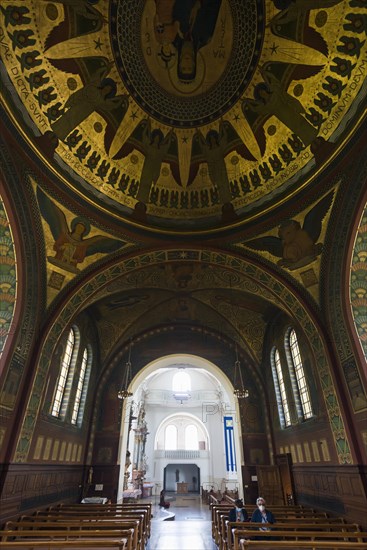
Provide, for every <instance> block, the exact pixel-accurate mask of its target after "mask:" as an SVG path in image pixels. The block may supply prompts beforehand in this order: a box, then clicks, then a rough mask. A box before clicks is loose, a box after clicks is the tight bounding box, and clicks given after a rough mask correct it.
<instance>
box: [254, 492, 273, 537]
mask: <svg viewBox="0 0 367 550" xmlns="http://www.w3.org/2000/svg"><path fill="white" fill-rule="evenodd" d="M256 504H257V508H256V509H255V510H254V511H253V513H252V516H251V521H252V522H255V523H275V517H274V514H273V513H272V512H270V510H267V509H266V502H265V499H264V498H263V497H259V498H258V499H257V500H256ZM259 530H260V531H270V527H268V526H264V527H259ZM264 538H265V537H263V538H261V537H256V540H263V539H264ZM266 540H270V538H266ZM274 540H275V538H274Z"/></svg>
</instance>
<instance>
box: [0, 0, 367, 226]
mask: <svg viewBox="0 0 367 550" xmlns="http://www.w3.org/2000/svg"><path fill="white" fill-rule="evenodd" d="M0 15H1V30H0V32H1V36H0V44H1V48H2V54H3V55H2V59H3V61H2V64H3V65H2V66H3V72H4V74H6V79H5V80H6V86H5V87H4V92H3V96H4V98H5V104H6V106H7V108H8V109H9V110H11V111H12V112H13V113H15V114H16V115H17V116H18V115H19V120H21V121H22V122H21V123H22V124H23V125H24V124H25V125H28V128H27V130H26V132H27V134H28V135H30V136H32V135H33V139H34V140H35V141H38V145H39V147H40V148H43V151H44V154H45V155H47V156H48V157H49V158H51V159H53V161H54V163H55V165H56V166H57V168H58V170H59V171H60V172H61V173H67V174H68V177H69V178H70V176H71V178H73V176H75V181H76V180H77V179H78V178H80V177H81V178H83V179H84V180H85V181H86V182H87V183H88V184H89V185H90V186H91V188H92V189H94V190H95V193H96V194H97V193H98V196H99V197H101V196H105V197H106V199H108V202H109V203H110V204H111V203H116V206H117V207H118V208H119V207H122V208H123V211H124V212H127V213H129V212H130V213H131V214H132V215H133V216H137V217H139V219H141V220H144V219H146V216H149V217H150V219H151V220H160V219H161V220H165V223H166V224H167V223H172V224H174V223H175V222H176V223H183V224H184V223H186V222H188V223H189V221H190V220H191V219H195V218H201V219H203V218H204V219H205V218H206V219H207V220H208V223H210V222H209V221H210V220H220V219H222V221H223V220H224V221H230V220H233V219H237V218H238V217H241V216H246V214H247V213H251V211H252V210H253V209H254V208H255V211H256V209H257V210H259V209H260V210H261V208H262V206H263V205H267V204H268V202H269V201H271V200H273V199H274V193H273V191H274V189H281V188H282V186H287V189H292V188H294V189H295V188H297V185H299V182H300V179H302V178H307V177H308V176H309V175H310V174H311V173H312V170H313V168H314V166H315V162H316V164H319V163H321V162H323V161H324V160H325V158H327V156H328V155H330V153H332V152H333V150H334V149H335V147H336V146H337V145H338V143H339V141H340V140H342V139H344V138H345V137H346V135H347V128H348V124H347V123H348V121H349V120H350V119H351V117H352V116H354V115H353V113H355V112H357V111H358V109H357V110H352V109H350V107H351V105H352V103H353V102H355V103H356V104H357V106H358V105H361V106H362V107H363V105H362V103H363V90H362V85H363V80H364V74H365V66H366V40H365V36H366V32H367V11H366V2H365V0H347V1H341V0H266V2H265V3H263V2H262V1H260V0H249V1H248V2H242V1H240V0H111V1H109V2H102V1H101V0H55V1H54V2H52V3H50V2H47V1H46V0H44V1H43V0H41V1H40V2H37V6H36V4H35V3H34V2H32V1H31V0H24V1H23V2H21V3H19V2H18V3H17V2H13V1H11V0H4V1H3V2H2V4H1V7H0ZM335 29H339V34H338V36H335ZM12 89H15V90H16V93H15V94H13V93H12V92H11V90H12ZM24 108H25V109H26V111H27V112H28V116H29V118H27V117H24V116H23V114H24Z"/></svg>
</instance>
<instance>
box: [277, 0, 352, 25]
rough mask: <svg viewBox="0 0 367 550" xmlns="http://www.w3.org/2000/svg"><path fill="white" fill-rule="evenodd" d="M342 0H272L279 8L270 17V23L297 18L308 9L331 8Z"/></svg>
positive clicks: (285, 21) (282, 22)
mask: <svg viewBox="0 0 367 550" xmlns="http://www.w3.org/2000/svg"><path fill="white" fill-rule="evenodd" d="M342 1H343V0H285V1H284V0H280V1H279V0H273V3H274V6H275V7H276V8H277V9H279V10H281V11H280V12H279V13H277V14H276V15H274V17H273V18H272V19H271V24H274V23H279V24H282V25H284V24H286V23H289V22H290V21H295V20H297V19H298V18H299V17H300V16H301V15H302V14H303V13H305V12H308V11H310V10H320V9H325V8H332V7H333V6H336V5H337V4H340V2H342Z"/></svg>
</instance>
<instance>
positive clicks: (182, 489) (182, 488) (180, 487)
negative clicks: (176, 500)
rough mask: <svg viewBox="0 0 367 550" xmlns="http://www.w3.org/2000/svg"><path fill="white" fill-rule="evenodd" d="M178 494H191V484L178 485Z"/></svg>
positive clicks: (182, 483)
mask: <svg viewBox="0 0 367 550" xmlns="http://www.w3.org/2000/svg"><path fill="white" fill-rule="evenodd" d="M176 492H177V493H188V492H189V484H188V483H185V482H181V483H177V489H176Z"/></svg>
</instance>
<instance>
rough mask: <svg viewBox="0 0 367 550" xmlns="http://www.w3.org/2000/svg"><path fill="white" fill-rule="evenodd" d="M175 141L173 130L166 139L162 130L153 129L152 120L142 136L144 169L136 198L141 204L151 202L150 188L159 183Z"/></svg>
mask: <svg viewBox="0 0 367 550" xmlns="http://www.w3.org/2000/svg"><path fill="white" fill-rule="evenodd" d="M173 139H175V136H174V133H173V130H172V129H171V130H170V131H169V132H168V134H167V135H166V137H164V135H163V132H162V130H160V129H155V130H152V129H151V123H150V119H148V120H147V124H146V126H145V129H144V131H143V135H142V147H143V152H144V155H145V160H144V164H143V169H142V171H141V176H140V185H139V190H138V193H137V196H136V198H137V199H138V201H139V202H143V203H144V204H147V203H148V202H149V195H150V188H151V186H152V185H154V184H155V183H157V181H158V178H159V174H160V171H161V165H162V162H163V161H164V159H165V158H166V156H167V153H168V150H169V147H170V145H171V142H172V141H173Z"/></svg>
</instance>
